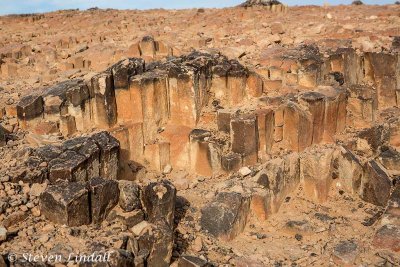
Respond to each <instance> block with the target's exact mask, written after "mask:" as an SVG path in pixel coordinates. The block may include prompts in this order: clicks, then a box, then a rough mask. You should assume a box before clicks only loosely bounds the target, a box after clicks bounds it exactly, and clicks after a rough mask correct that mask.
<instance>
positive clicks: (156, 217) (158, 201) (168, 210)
mask: <svg viewBox="0 0 400 267" xmlns="http://www.w3.org/2000/svg"><path fill="white" fill-rule="evenodd" d="M175 201H176V188H175V187H174V186H173V185H172V184H171V183H170V182H169V181H166V180H164V181H161V182H154V183H150V184H149V185H147V186H146V187H145V188H144V189H143V193H142V205H143V209H144V210H145V212H146V214H147V219H148V221H149V222H151V223H155V222H160V221H164V222H165V223H166V224H167V225H168V226H169V227H171V229H172V227H173V225H174V214H175Z"/></svg>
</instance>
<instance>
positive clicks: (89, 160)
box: [63, 137, 100, 179]
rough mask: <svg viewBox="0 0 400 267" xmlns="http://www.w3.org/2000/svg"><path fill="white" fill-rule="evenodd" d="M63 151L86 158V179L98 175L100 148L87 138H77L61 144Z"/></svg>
mask: <svg viewBox="0 0 400 267" xmlns="http://www.w3.org/2000/svg"><path fill="white" fill-rule="evenodd" d="M63 147H64V149H68V150H73V151H75V152H76V153H78V154H79V155H82V156H84V157H85V158H86V171H87V178H88V179H91V178H95V177H98V176H99V175H100V148H99V147H98V146H97V144H96V143H95V142H94V141H93V139H91V138H89V137H77V138H73V139H70V140H67V141H65V142H64V143H63Z"/></svg>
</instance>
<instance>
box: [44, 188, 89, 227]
mask: <svg viewBox="0 0 400 267" xmlns="http://www.w3.org/2000/svg"><path fill="white" fill-rule="evenodd" d="M40 211H41V214H43V215H44V216H45V217H46V219H48V220H50V221H52V222H53V223H57V224H65V225H68V226H81V225H86V224H90V207H89V192H88V190H87V188H86V185H85V184H84V183H60V184H56V185H50V186H48V187H47V188H46V190H45V191H44V192H43V193H42V194H41V195H40Z"/></svg>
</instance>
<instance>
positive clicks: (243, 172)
mask: <svg viewBox="0 0 400 267" xmlns="http://www.w3.org/2000/svg"><path fill="white" fill-rule="evenodd" d="M239 173H240V175H242V176H243V177H245V176H247V175H249V174H250V173H251V170H250V169H249V168H248V167H242V168H240V169H239Z"/></svg>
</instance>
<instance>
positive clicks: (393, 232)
mask: <svg viewBox="0 0 400 267" xmlns="http://www.w3.org/2000/svg"><path fill="white" fill-rule="evenodd" d="M372 244H373V246H374V247H376V248H380V249H388V250H392V251H394V252H399V251H400V226H399V225H393V224H387V225H384V226H382V227H380V228H379V229H378V231H377V232H376V234H375V237H374V240H373V242H372Z"/></svg>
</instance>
